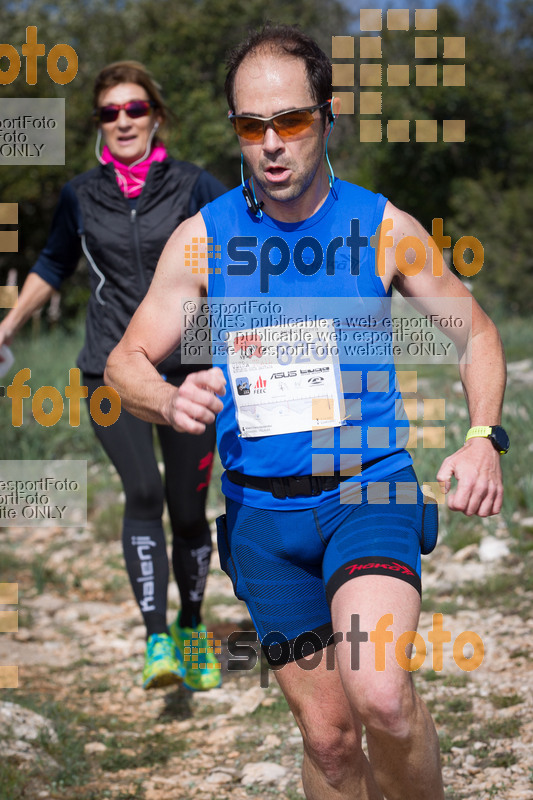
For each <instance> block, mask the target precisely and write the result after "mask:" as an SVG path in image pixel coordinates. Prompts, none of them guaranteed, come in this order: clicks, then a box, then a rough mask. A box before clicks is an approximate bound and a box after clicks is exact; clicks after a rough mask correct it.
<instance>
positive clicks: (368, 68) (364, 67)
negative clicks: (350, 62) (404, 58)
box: [359, 64, 381, 86]
mask: <svg viewBox="0 0 533 800" xmlns="http://www.w3.org/2000/svg"><path fill="white" fill-rule="evenodd" d="M359 83H360V85H361V86H381V64H361V65H360V67H359Z"/></svg>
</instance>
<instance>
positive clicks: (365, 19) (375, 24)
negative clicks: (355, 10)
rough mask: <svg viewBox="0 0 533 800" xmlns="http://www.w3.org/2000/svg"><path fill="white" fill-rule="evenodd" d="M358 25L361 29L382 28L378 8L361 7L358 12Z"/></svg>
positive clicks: (375, 29)
mask: <svg viewBox="0 0 533 800" xmlns="http://www.w3.org/2000/svg"><path fill="white" fill-rule="evenodd" d="M359 26H360V28H361V30H362V31H380V30H381V28H382V21H381V9H380V8H362V9H361V10H360V12H359Z"/></svg>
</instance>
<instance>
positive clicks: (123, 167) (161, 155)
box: [101, 144, 167, 197]
mask: <svg viewBox="0 0 533 800" xmlns="http://www.w3.org/2000/svg"><path fill="white" fill-rule="evenodd" d="M166 157H167V151H166V149H165V145H164V144H156V145H155V147H152V150H151V152H150V155H149V156H148V157H147V158H145V159H144V161H141V162H140V163H139V164H132V165H131V166H128V164H123V163H122V161H117V159H116V158H115V157H114V156H112V155H111V152H110V150H109V148H108V147H107V145H105V146H104V149H103V150H102V156H101V160H102V163H104V164H110V163H111V164H113V166H114V167H115V175H116V177H117V183H118V185H119V188H120V190H121V191H122V192H123V194H124V196H125V197H138V196H139V195H140V193H141V192H142V188H143V186H144V184H145V183H146V178H147V176H148V170H149V169H150V166H151V165H152V163H153V162H154V161H164V160H165V158H166Z"/></svg>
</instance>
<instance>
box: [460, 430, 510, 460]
mask: <svg viewBox="0 0 533 800" xmlns="http://www.w3.org/2000/svg"><path fill="white" fill-rule="evenodd" d="M476 436H480V437H482V438H485V439H490V441H491V442H492V444H493V446H494V447H495V449H496V450H497V451H498V453H500V454H501V455H503V454H504V453H507V451H508V450H509V437H508V436H507V433H506V431H505V430H504V428H502V426H501V425H477V426H476V427H475V428H470V430H469V431H468V433H467V434H466V438H465V444H466V442H468V440H469V439H474V438H475V437H476Z"/></svg>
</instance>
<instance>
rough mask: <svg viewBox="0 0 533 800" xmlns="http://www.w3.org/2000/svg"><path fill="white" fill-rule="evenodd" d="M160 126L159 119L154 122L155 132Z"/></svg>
mask: <svg viewBox="0 0 533 800" xmlns="http://www.w3.org/2000/svg"><path fill="white" fill-rule="evenodd" d="M158 128H159V122H158V120H156V121H155V122H154V127H153V130H154V132H155V131H156V130H157V129H158Z"/></svg>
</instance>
